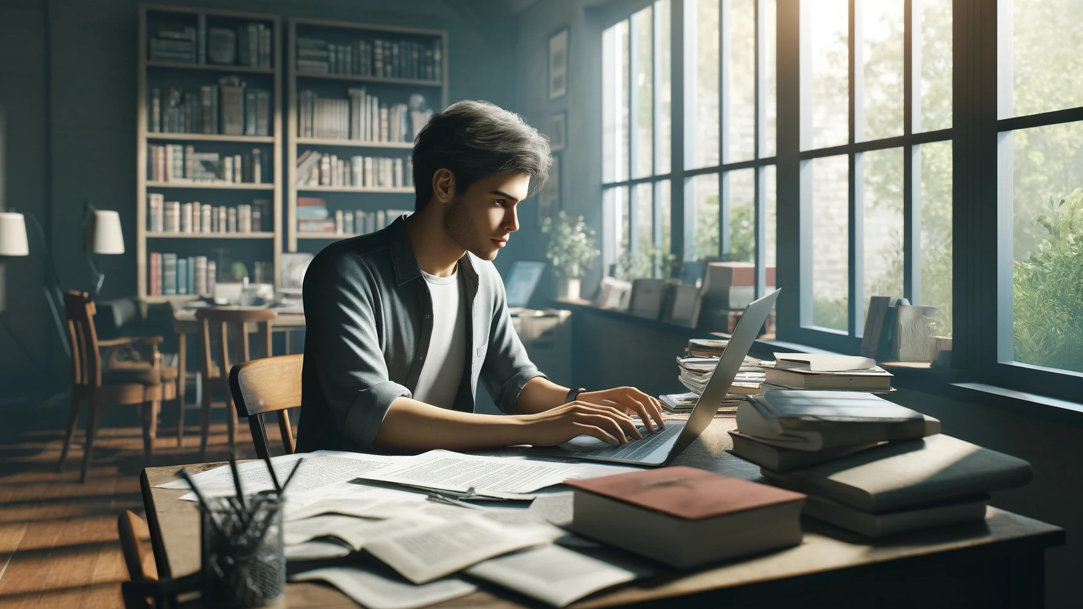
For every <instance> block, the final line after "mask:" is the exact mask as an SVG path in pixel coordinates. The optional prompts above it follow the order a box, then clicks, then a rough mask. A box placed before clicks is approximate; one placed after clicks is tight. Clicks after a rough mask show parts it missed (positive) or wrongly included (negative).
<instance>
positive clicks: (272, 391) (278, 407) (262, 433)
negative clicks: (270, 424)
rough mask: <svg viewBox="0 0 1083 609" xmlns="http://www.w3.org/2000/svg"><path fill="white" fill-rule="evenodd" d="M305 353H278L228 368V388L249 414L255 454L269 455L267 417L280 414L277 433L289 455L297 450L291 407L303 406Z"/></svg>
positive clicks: (239, 408)
mask: <svg viewBox="0 0 1083 609" xmlns="http://www.w3.org/2000/svg"><path fill="white" fill-rule="evenodd" d="M304 361H305V356H304V355H279V356H277V357H266V358H263V359H256V360H252V361H250V362H244V363H242V364H237V365H236V366H234V367H233V368H232V369H231V370H230V371H229V390H230V392H231V393H232V394H233V404H234V405H235V406H236V407H237V414H238V415H239V416H242V417H248V426H249V428H250V429H251V430H252V442H253V444H255V446H256V456H258V457H259V458H261V459H262V458H264V457H269V456H270V447H269V446H268V445H267V428H266V426H265V421H264V416H265V415H268V414H270V413H272V412H273V413H277V414H278V432H279V435H280V436H281V438H282V446H283V447H284V448H285V449H286V454H293V453H294V452H296V449H297V444H296V441H295V440H294V437H293V428H292V426H291V425H290V417H289V409H291V408H296V407H298V406H300V405H301V368H302V367H303V366H304Z"/></svg>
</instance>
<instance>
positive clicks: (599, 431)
mask: <svg viewBox="0 0 1083 609" xmlns="http://www.w3.org/2000/svg"><path fill="white" fill-rule="evenodd" d="M610 391H615V390H610ZM596 393H606V392H602V391H600V392H596ZM582 395H585V393H584V394H581V396H582ZM516 418H518V419H519V420H520V421H522V422H523V423H524V424H525V425H526V429H527V430H528V431H527V434H526V439H527V443H529V444H533V445H534V446H555V445H557V444H560V443H562V442H567V441H568V440H571V439H572V438H574V437H576V436H593V437H595V438H598V439H599V440H601V441H603V442H606V443H608V444H625V443H626V442H628V438H629V437H633V438H636V439H638V438H642V437H643V434H641V433H639V430H638V429H636V426H635V423H634V422H633V421H632V418H631V417H629V416H628V415H627V414H625V413H624V412H623V411H622V410H621V409H620V408H617V407H615V406H612V405H607V404H601V405H600V404H592V403H590V402H586V401H583V400H582V399H579V400H576V401H574V402H569V403H567V404H563V405H561V406H557V407H556V408H550V409H549V410H545V411H543V412H538V413H535V414H525V415H517V417H516Z"/></svg>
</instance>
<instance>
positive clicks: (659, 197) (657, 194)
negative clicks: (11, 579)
mask: <svg viewBox="0 0 1083 609" xmlns="http://www.w3.org/2000/svg"><path fill="white" fill-rule="evenodd" d="M669 189H670V186H669V180H661V181H659V182H655V185H654V198H655V200H656V201H658V219H659V221H658V224H659V227H660V228H659V241H658V242H659V243H660V244H661V245H660V246H659V249H660V250H661V252H662V254H663V255H666V254H668V253H669V249H670V242H671V241H670V239H671V234H672V230H671V229H670V217H669V214H670V207H671V205H670V192H669Z"/></svg>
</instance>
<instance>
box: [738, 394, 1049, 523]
mask: <svg viewBox="0 0 1083 609" xmlns="http://www.w3.org/2000/svg"><path fill="white" fill-rule="evenodd" d="M737 426H738V430H737V431H734V432H730V435H731V437H732V438H733V448H732V450H731V452H733V454H735V455H737V456H738V457H741V458H744V459H746V460H748V461H752V462H753V463H756V464H757V465H759V466H760V467H761V472H762V473H763V475H764V477H766V478H767V479H768V480H769V481H770V482H772V483H774V484H776V485H778V486H782V487H784V488H788V489H792V490H796V491H800V492H804V493H807V494H808V495H809V497H808V500H807V502H806V503H805V507H804V512H805V514H807V515H809V516H812V517H814V518H817V519H820V520H824V521H826V522H829V523H831V524H833V525H836V526H838V527H841V528H844V529H847V530H850V531H853V532H855V533H858V534H860V535H864V536H866V537H882V536H886V535H894V534H898V533H905V532H909V531H914V530H919V529H924V528H929V527H934V526H944V525H951V524H958V523H962V522H972V521H980V520H982V519H984V517H985V508H986V506H987V504H988V502H989V495H988V493H990V492H991V491H995V490H999V489H1003V488H1008V487H1012V486H1018V485H1022V484H1026V483H1027V482H1028V481H1029V480H1030V477H1031V469H1030V465H1029V464H1028V463H1027V462H1025V461H1023V460H1021V459H1017V458H1015V457H1012V456H1009V455H1005V454H1002V453H999V452H996V451H993V450H989V449H986V448H982V447H980V446H976V445H974V444H970V443H968V442H964V441H963V440H959V439H957V438H953V437H951V436H947V435H943V434H941V433H940V422H939V421H938V420H936V419H934V418H932V417H929V416H926V415H922V414H920V413H918V412H915V411H913V410H911V409H909V408H906V407H904V406H899V405H897V404H894V403H892V402H889V401H887V400H884V399H883V398H880V397H878V396H876V395H873V394H871V393H862V392H855V391H800V390H768V391H765V392H764V394H763V396H762V397H752V398H751V399H750V400H749V401H748V402H746V403H744V404H742V405H741V406H740V407H739V408H738V410H737Z"/></svg>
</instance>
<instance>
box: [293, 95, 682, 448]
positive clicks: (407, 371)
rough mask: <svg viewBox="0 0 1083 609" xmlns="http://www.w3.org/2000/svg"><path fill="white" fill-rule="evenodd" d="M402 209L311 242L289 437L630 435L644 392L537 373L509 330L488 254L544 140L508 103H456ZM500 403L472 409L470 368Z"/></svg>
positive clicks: (647, 404)
mask: <svg viewBox="0 0 1083 609" xmlns="http://www.w3.org/2000/svg"><path fill="white" fill-rule="evenodd" d="M413 162H414V184H415V185H416V186H415V188H416V197H415V206H416V211H415V212H414V213H413V214H412V215H410V216H409V217H406V218H399V219H398V220H396V221H395V222H394V223H392V224H391V225H390V226H389V227H387V228H386V229H384V230H381V231H378V232H376V233H373V234H369V235H362V236H359V237H354V238H352V239H347V240H344V241H340V242H338V243H335V244H332V245H330V246H328V247H327V248H326V249H324V250H323V251H322V252H320V254H319V255H318V256H316V258H315V259H314V260H313V261H312V264H311V265H310V266H309V269H308V271H307V273H306V274H305V282H304V302H305V314H306V317H307V323H308V329H307V334H306V338H305V364H304V373H303V397H302V408H301V416H300V422H299V424H298V427H299V429H298V434H299V436H298V441H297V449H298V450H300V451H311V450H317V449H321V448H327V449H339V450H358V451H370V450H374V449H375V450H407V451H421V450H428V449H432V448H445V449H451V450H469V449H478V448H492V447H499V446H508V445H515V444H534V445H539V446H548V445H555V444H559V443H561V442H564V441H566V440H569V439H571V438H573V437H575V436H579V435H591V436H594V437H597V438H600V439H602V440H604V441H606V442H609V443H610V444H620V443H624V442H627V441H628V438H639V437H640V436H641V434H640V433H639V432H638V431H637V430H636V427H635V425H634V424H633V421H632V419H631V417H629V414H635V415H638V416H639V417H640V418H641V419H642V420H643V421H644V422H645V425H646V426H647V428H648V429H649V430H652V429H653V428H654V426H655V425H662V418H661V410H660V407H659V404H658V400H656V399H654V398H653V397H651V396H648V395H646V394H644V393H643V392H641V391H639V390H637V389H634V388H631V387H620V388H615V389H608V390H603V391H589V392H588V391H583V390H578V389H573V390H571V391H569V389H568V388H567V387H561V386H560V385H557V384H555V383H553V382H551V381H550V380H549V379H548V378H546V377H545V376H544V375H543V374H542V373H541V372H540V371H539V370H538V369H537V368H536V367H535V366H534V364H532V363H531V361H530V359H529V358H528V357H527V354H526V350H525V349H524V348H523V344H522V342H521V341H520V340H519V337H518V336H517V335H516V334H515V331H514V329H513V328H512V325H511V319H510V317H509V314H508V309H507V304H506V302H505V295H504V287H503V283H502V282H501V280H500V276H499V274H498V273H497V271H496V269H495V267H494V266H493V264H492V262H491V261H492V260H493V259H494V258H496V255H497V253H498V252H499V251H500V250H501V249H502V248H503V247H505V245H506V244H507V241H508V238H509V237H510V235H511V234H512V233H514V232H515V231H517V230H519V221H518V217H517V213H518V212H517V207H518V205H519V204H520V203H521V202H522V200H523V199H525V198H527V197H528V196H529V195H530V194H532V193H534V192H537V190H538V188H539V187H540V185H541V184H542V183H543V182H544V181H545V178H546V177H547V175H548V171H549V164H550V162H551V159H550V153H549V144H548V142H547V140H546V139H545V138H544V137H543V136H541V135H539V134H538V132H537V130H535V129H533V128H532V127H530V126H528V125H527V124H526V123H525V122H524V121H523V119H522V118H521V117H520V116H518V115H517V114H513V113H511V112H508V111H506V110H503V109H500V108H498V107H496V106H494V105H493V104H490V103H486V102H473V101H465V102H459V103H456V104H454V105H452V106H450V107H448V108H447V109H446V110H445V111H444V112H442V113H440V114H437V115H435V116H433V117H432V119H431V120H430V121H429V123H428V124H427V125H426V126H425V128H424V129H423V130H422V131H421V133H420V134H419V135H418V138H417V141H416V143H415V146H414V153H413ZM479 378H480V380H481V381H482V382H483V383H484V384H485V387H486V389H487V390H488V391H489V393H490V395H492V396H493V400H494V402H496V404H497V405H498V406H499V407H500V409H501V410H503V411H504V412H506V413H508V415H487V414H478V413H474V412H473V410H474V396H475V395H476V392H477V384H478V380H479Z"/></svg>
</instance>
